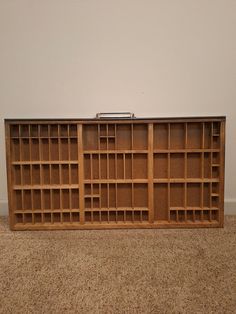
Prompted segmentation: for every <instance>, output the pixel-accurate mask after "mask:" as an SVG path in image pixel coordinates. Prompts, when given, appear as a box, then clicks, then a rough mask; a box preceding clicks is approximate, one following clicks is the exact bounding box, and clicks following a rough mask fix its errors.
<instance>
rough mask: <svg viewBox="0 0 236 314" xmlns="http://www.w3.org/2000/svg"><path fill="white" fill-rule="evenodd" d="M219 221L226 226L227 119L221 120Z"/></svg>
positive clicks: (221, 225)
mask: <svg viewBox="0 0 236 314" xmlns="http://www.w3.org/2000/svg"><path fill="white" fill-rule="evenodd" d="M219 162H220V177H219V213H218V217H219V222H220V227H223V226H224V176H225V121H221V122H220V160H219Z"/></svg>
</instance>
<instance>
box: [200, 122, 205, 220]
mask: <svg viewBox="0 0 236 314" xmlns="http://www.w3.org/2000/svg"><path fill="white" fill-rule="evenodd" d="M201 146H202V147H201V148H202V152H201V221H203V206H204V148H205V123H204V122H202V144H201Z"/></svg>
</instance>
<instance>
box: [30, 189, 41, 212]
mask: <svg viewBox="0 0 236 314" xmlns="http://www.w3.org/2000/svg"><path fill="white" fill-rule="evenodd" d="M32 192H33V208H34V209H41V206H42V205H41V191H40V190H33V191H32Z"/></svg>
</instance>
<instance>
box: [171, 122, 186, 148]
mask: <svg viewBox="0 0 236 314" xmlns="http://www.w3.org/2000/svg"><path fill="white" fill-rule="evenodd" d="M184 148H185V125H184V123H171V124H170V149H184Z"/></svg>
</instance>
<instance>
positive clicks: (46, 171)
mask: <svg viewBox="0 0 236 314" xmlns="http://www.w3.org/2000/svg"><path fill="white" fill-rule="evenodd" d="M42 179H43V184H50V183H51V182H50V166H49V165H42Z"/></svg>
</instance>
